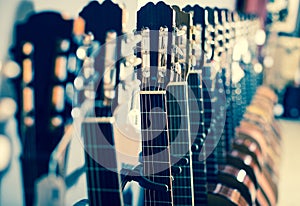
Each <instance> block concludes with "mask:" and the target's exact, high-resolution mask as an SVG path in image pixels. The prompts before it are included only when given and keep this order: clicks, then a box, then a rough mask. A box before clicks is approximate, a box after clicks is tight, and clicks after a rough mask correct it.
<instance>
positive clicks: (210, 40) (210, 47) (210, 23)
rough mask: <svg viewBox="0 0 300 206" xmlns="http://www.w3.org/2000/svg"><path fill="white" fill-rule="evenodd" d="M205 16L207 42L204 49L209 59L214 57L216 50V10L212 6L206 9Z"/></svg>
mask: <svg viewBox="0 0 300 206" xmlns="http://www.w3.org/2000/svg"><path fill="white" fill-rule="evenodd" d="M204 16H205V44H204V51H205V53H206V56H207V58H208V59H209V60H213V59H214V50H215V20H214V10H213V9H212V8H210V7H206V8H205V9H204Z"/></svg>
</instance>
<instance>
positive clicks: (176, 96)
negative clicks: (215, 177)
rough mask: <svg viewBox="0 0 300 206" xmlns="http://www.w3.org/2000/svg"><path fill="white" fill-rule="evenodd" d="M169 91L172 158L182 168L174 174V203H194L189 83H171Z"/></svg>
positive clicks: (168, 110)
mask: <svg viewBox="0 0 300 206" xmlns="http://www.w3.org/2000/svg"><path fill="white" fill-rule="evenodd" d="M167 91H168V92H167V114H168V125H169V136H170V142H171V148H170V153H171V158H172V159H173V158H174V161H173V160H172V163H175V165H176V163H177V162H178V161H179V162H178V167H180V168H181V173H180V174H175V175H174V181H173V197H174V204H175V205H193V202H194V199H193V198H194V192H193V190H194V189H193V170H192V158H191V136H190V131H189V129H190V126H189V108H188V101H187V98H188V96H187V83H186V82H174V83H169V85H168V89H167ZM180 160H184V161H180ZM176 166H177V165H176Z"/></svg>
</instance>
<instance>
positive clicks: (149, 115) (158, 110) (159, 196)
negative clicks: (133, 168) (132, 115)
mask: <svg viewBox="0 0 300 206" xmlns="http://www.w3.org/2000/svg"><path fill="white" fill-rule="evenodd" d="M140 105H141V126H142V128H141V134H142V154H143V155H142V156H143V165H144V175H145V177H146V178H148V179H149V180H150V181H152V182H155V183H160V184H165V185H167V186H168V190H167V191H156V190H151V189H145V190H144V198H145V205H149V206H150V205H163V206H164V205H168V206H171V205H173V192H172V176H171V159H170V147H169V146H170V144H169V136H168V123H167V121H168V120H167V111H166V92H165V91H141V92H140Z"/></svg>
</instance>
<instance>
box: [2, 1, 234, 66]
mask: <svg viewBox="0 0 300 206" xmlns="http://www.w3.org/2000/svg"><path fill="white" fill-rule="evenodd" d="M100 1H102V0H100ZM114 1H115V2H121V3H125V4H126V8H127V10H128V14H129V19H128V23H127V28H128V31H132V30H133V29H134V28H135V24H136V11H137V9H138V8H140V7H141V6H143V5H145V4H146V3H147V2H149V0H114ZM158 1H159V0H152V2H158ZM235 1H236V0H201V1H199V0H197V1H196V0H188V1H185V0H165V2H166V3H168V4H170V5H174V4H176V5H178V6H181V7H183V6H185V5H187V4H191V5H194V4H199V5H201V6H211V7H214V6H218V7H226V8H229V9H234V6H235ZM21 2H25V0H0V31H1V35H0V37H1V41H0V62H1V61H4V60H5V59H7V56H8V55H7V53H8V48H9V47H10V45H11V40H12V31H13V27H14V23H15V19H16V16H18V15H20V14H19V12H18V14H16V11H17V7H18V6H19V5H20V3H21ZM29 2H31V3H33V4H34V7H35V9H36V10H37V11H42V10H55V11H59V12H64V13H67V14H69V15H70V16H71V17H75V16H77V14H78V13H79V11H81V9H82V8H83V7H84V6H85V5H86V4H87V3H88V2H89V0H63V1H62V0H51V1H45V0H31V1H30V0H29Z"/></svg>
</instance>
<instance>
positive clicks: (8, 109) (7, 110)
mask: <svg viewBox="0 0 300 206" xmlns="http://www.w3.org/2000/svg"><path fill="white" fill-rule="evenodd" d="M16 111H17V104H16V102H15V100H13V99H12V98H8V97H6V98H2V99H0V122H4V121H6V120H8V119H9V118H11V117H12V116H13V115H14V114H15V113H16Z"/></svg>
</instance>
